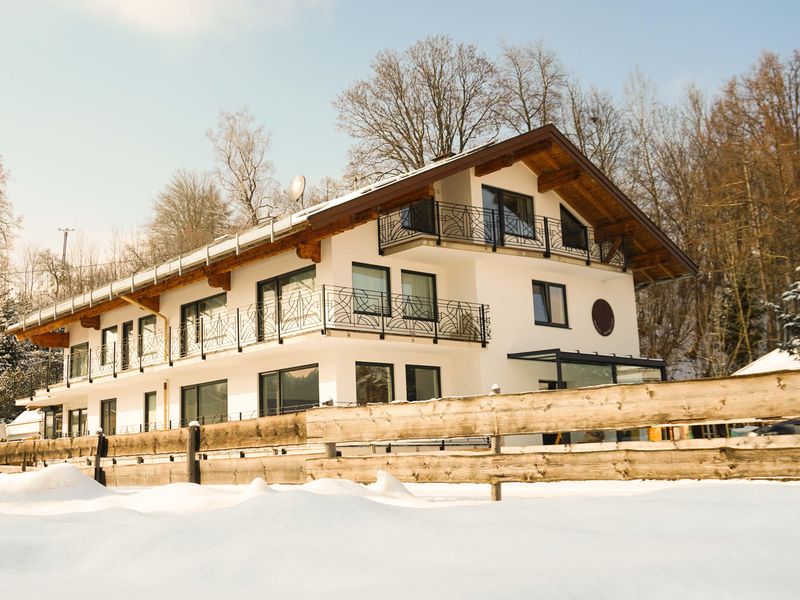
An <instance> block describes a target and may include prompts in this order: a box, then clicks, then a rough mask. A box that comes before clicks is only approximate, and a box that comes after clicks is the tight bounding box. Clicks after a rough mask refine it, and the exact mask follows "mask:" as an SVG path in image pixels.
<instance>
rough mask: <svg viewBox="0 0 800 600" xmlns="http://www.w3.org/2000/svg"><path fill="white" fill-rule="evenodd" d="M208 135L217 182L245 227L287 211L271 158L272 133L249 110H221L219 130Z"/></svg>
mask: <svg viewBox="0 0 800 600" xmlns="http://www.w3.org/2000/svg"><path fill="white" fill-rule="evenodd" d="M206 135H207V136H208V139H209V140H210V141H211V143H212V144H213V146H214V150H215V152H216V155H217V162H218V166H217V170H216V176H217V181H218V182H219V185H220V187H221V188H222V189H223V190H224V191H225V193H226V195H227V197H228V198H227V199H228V201H229V202H230V204H231V205H232V206H233V207H235V209H236V210H237V211H238V212H239V214H240V215H241V217H242V220H243V225H244V226H245V227H252V226H255V225H258V223H259V221H261V220H262V219H265V218H272V217H277V216H280V215H281V214H282V213H283V212H285V208H286V207H285V206H282V205H281V204H280V202H279V200H280V196H279V195H278V186H277V183H276V182H275V179H274V178H273V166H272V163H271V162H270V160H269V158H268V154H269V150H270V135H269V132H267V131H266V130H265V129H264V126H263V125H256V123H255V118H254V117H253V115H252V114H250V111H248V110H247V109H241V110H238V111H236V112H226V111H221V112H220V114H219V121H218V122H217V127H216V129H213V130H209V131H208V132H207V134H206Z"/></svg>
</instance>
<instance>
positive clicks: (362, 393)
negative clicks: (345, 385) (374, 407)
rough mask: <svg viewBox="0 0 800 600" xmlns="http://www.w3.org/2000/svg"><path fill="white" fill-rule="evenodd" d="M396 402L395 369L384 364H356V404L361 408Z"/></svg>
mask: <svg viewBox="0 0 800 600" xmlns="http://www.w3.org/2000/svg"><path fill="white" fill-rule="evenodd" d="M393 400H394V367H393V366H392V365H390V364H383V363H368V362H357V363H356V403H357V404H358V405H359V406H363V405H364V404H373V403H376V402H392V401H393Z"/></svg>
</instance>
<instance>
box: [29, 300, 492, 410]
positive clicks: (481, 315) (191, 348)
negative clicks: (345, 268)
mask: <svg viewBox="0 0 800 600" xmlns="http://www.w3.org/2000/svg"><path fill="white" fill-rule="evenodd" d="M328 330H331V331H335V330H342V331H361V332H365V333H375V334H378V335H380V336H381V337H384V336H385V335H387V334H391V335H400V336H410V337H426V338H432V339H433V340H435V341H438V340H440V339H442V340H453V341H462V342H474V343H480V344H482V345H484V346H485V345H486V344H487V342H488V341H489V339H490V338H491V320H490V316H489V306H488V305H486V304H477V303H473V302H465V301H461V300H443V299H438V298H426V297H421V296H414V295H408V294H381V293H380V292H374V291H371V290H364V289H357V288H345V287H339V286H330V285H324V286H322V287H321V288H320V289H318V290H309V291H305V292H295V293H292V294H288V295H286V296H283V297H281V298H279V299H277V300H271V301H267V302H262V303H258V304H251V305H249V306H245V307H239V308H234V309H231V310H224V311H220V312H217V313H215V314H211V315H207V316H203V317H200V318H197V319H187V320H184V321H183V322H181V323H180V324H179V325H174V326H170V327H169V328H168V329H167V330H164V329H157V330H155V331H152V332H148V333H143V334H142V335H138V336H130V337H129V338H127V339H126V338H122V339H117V340H115V341H114V342H111V343H107V344H101V345H99V346H92V347H88V346H87V347H73V349H72V350H71V351H69V350H68V351H65V352H57V353H56V352H51V353H49V354H48V359H47V360H43V361H41V362H39V363H35V364H32V365H31V366H30V368H29V373H28V392H29V397H31V398H32V397H33V396H34V395H35V394H36V392H37V391H38V390H46V391H49V390H50V387H53V386H57V385H65V386H67V387H69V386H70V385H72V384H74V383H79V382H84V381H88V382H90V383H91V382H93V381H94V380H95V379H99V378H105V377H117V376H118V375H119V374H121V373H126V372H131V371H137V370H138V371H140V372H141V371H143V370H144V369H145V368H146V367H152V366H156V365H164V364H168V365H170V366H171V365H173V364H174V363H175V362H176V361H180V360H183V359H186V358H196V357H200V358H203V359H205V358H206V356H207V355H208V354H213V353H215V352H222V351H227V350H233V349H238V350H241V349H242V348H245V347H248V346H252V345H255V344H260V343H265V342H274V341H277V342H283V340H284V338H287V337H290V336H294V335H300V334H304V333H309V332H314V331H321V332H323V333H325V332H326V331H328Z"/></svg>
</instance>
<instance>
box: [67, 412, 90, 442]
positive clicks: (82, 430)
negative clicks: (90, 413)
mask: <svg viewBox="0 0 800 600" xmlns="http://www.w3.org/2000/svg"><path fill="white" fill-rule="evenodd" d="M69 435H70V436H72V437H79V436H82V435H86V409H85V408H78V409H75V410H71V411H69Z"/></svg>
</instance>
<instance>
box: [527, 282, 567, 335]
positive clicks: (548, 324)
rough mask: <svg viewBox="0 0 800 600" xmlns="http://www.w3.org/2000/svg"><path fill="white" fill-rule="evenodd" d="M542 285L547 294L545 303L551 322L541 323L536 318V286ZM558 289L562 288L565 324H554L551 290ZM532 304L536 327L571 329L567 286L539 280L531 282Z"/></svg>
mask: <svg viewBox="0 0 800 600" xmlns="http://www.w3.org/2000/svg"><path fill="white" fill-rule="evenodd" d="M537 285H541V286H544V290H545V294H544V302H545V307H546V309H547V316H548V318H549V319H550V320H549V321H540V320H538V319H537V318H536V299H535V298H536V292H535V291H534V288H535V286H537ZM551 287H557V288H561V291H562V297H563V298H564V322H563V323H555V322H553V320H552V319H553V309H552V308H551V306H550V288H551ZM531 303H532V305H533V323H534V325H541V326H544V327H559V328H561V329H569V328H570V327H569V310H568V306H567V305H568V302H567V286H566V284H563V283H552V282H549V281H541V280H539V279H533V280H531Z"/></svg>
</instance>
